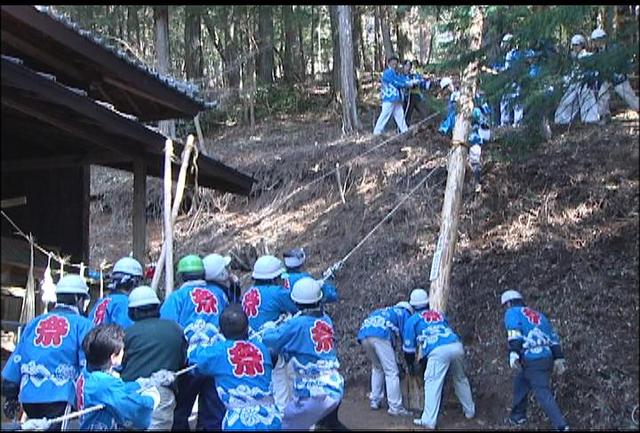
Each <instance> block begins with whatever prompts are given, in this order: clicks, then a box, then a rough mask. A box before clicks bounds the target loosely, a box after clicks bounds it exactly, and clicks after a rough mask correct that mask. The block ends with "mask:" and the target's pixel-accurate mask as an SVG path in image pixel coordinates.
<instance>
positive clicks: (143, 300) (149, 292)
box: [129, 286, 160, 308]
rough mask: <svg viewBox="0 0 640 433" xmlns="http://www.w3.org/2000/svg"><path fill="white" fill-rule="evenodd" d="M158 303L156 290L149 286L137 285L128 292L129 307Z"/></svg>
mask: <svg viewBox="0 0 640 433" xmlns="http://www.w3.org/2000/svg"><path fill="white" fill-rule="evenodd" d="M154 304H155V305H160V299H158V295H156V291H155V290H153V289H152V288H151V287H149V286H138V287H136V288H135V289H133V290H132V291H131V293H129V308H135V307H142V306H144V305H154Z"/></svg>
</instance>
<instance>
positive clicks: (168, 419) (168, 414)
mask: <svg viewBox="0 0 640 433" xmlns="http://www.w3.org/2000/svg"><path fill="white" fill-rule="evenodd" d="M156 388H157V389H158V392H159V393H160V404H159V405H158V407H157V408H155V409H154V410H153V413H152V414H151V424H149V428H147V430H171V426H172V425H173V411H174V410H175V408H176V397H175V395H174V394H173V391H172V390H171V389H170V388H167V387H166V386H158V387H156Z"/></svg>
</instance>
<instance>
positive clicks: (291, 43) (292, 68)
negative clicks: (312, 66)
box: [282, 5, 299, 83]
mask: <svg viewBox="0 0 640 433" xmlns="http://www.w3.org/2000/svg"><path fill="white" fill-rule="evenodd" d="M282 21H283V25H284V56H283V59H282V61H283V68H284V71H283V73H284V80H285V81H286V82H288V83H292V82H294V81H298V80H299V74H298V71H297V70H296V69H297V65H296V64H297V63H298V62H296V61H295V60H294V56H296V55H297V53H296V51H297V50H296V27H295V25H294V15H293V6H292V5H283V6H282Z"/></svg>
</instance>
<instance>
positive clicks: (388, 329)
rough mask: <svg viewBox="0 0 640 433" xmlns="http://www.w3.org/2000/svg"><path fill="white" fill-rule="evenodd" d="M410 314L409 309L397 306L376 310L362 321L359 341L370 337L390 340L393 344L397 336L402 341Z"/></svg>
mask: <svg viewBox="0 0 640 433" xmlns="http://www.w3.org/2000/svg"><path fill="white" fill-rule="evenodd" d="M410 316H411V314H410V313H409V311H407V310H406V309H404V308H401V307H396V306H393V307H385V308H379V309H377V310H375V311H374V312H372V313H371V314H369V316H368V317H367V318H366V319H365V320H364V322H362V326H360V331H359V332H358V337H357V338H358V343H361V342H362V340H364V339H365V338H368V337H377V338H382V339H384V340H389V341H391V344H394V340H395V338H399V339H400V341H402V340H403V338H402V336H403V332H404V324H405V322H406V321H407V319H408V318H409V317H410Z"/></svg>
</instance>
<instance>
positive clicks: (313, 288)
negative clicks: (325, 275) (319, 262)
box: [290, 277, 322, 305]
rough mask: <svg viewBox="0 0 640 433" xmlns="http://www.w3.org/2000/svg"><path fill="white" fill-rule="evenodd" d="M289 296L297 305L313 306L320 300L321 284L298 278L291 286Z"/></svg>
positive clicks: (308, 278)
mask: <svg viewBox="0 0 640 433" xmlns="http://www.w3.org/2000/svg"><path fill="white" fill-rule="evenodd" d="M290 296H291V300H292V301H293V302H295V303H297V304H304V305H307V304H315V303H316V302H318V301H320V299H322V284H320V282H319V281H317V280H314V279H313V278H310V277H303V278H300V279H299V280H298V281H296V283H295V284H294V285H293V288H292V289H291V295H290Z"/></svg>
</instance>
